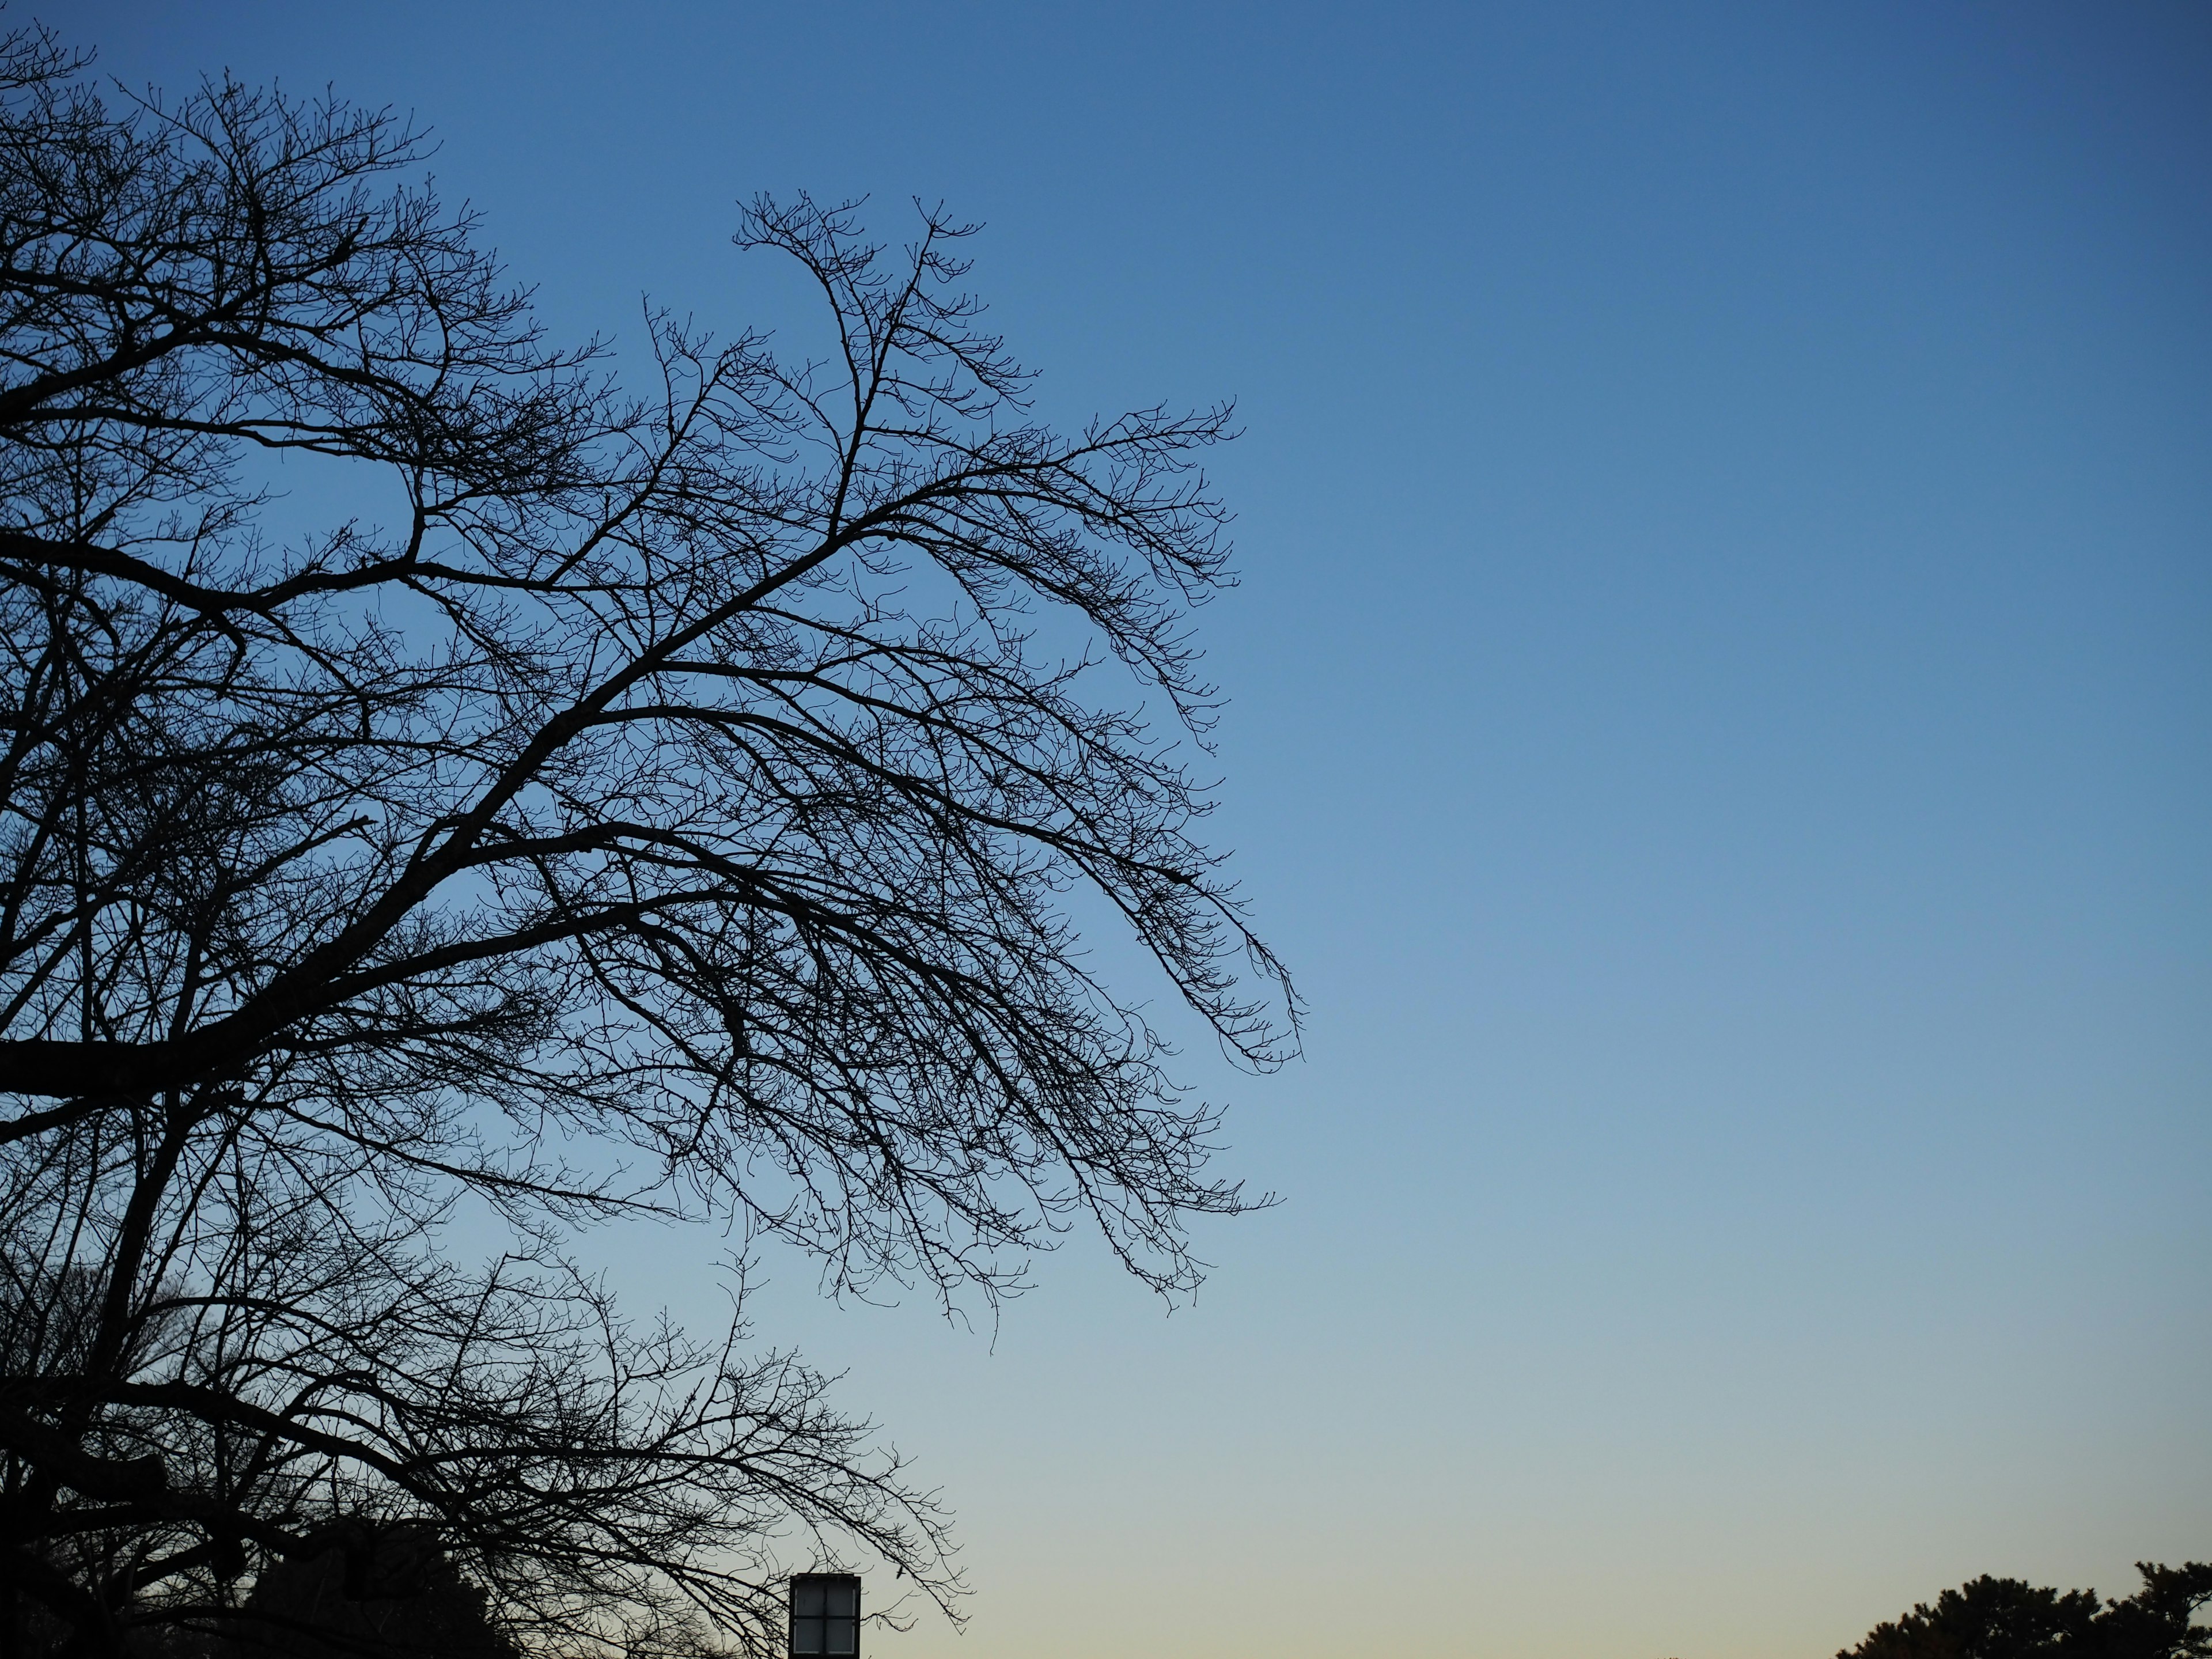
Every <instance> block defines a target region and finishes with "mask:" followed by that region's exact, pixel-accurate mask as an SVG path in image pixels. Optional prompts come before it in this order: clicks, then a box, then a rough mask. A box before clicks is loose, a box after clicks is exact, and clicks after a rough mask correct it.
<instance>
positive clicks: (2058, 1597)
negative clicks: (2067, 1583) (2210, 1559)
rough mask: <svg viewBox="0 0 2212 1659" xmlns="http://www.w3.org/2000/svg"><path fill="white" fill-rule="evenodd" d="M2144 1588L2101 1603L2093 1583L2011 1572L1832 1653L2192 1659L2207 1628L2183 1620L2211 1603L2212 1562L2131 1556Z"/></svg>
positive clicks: (1859, 1657)
mask: <svg viewBox="0 0 2212 1659" xmlns="http://www.w3.org/2000/svg"><path fill="white" fill-rule="evenodd" d="M2136 1571H2139V1572H2140V1573H2142V1578H2143V1587H2142V1589H2140V1590H2138V1591H2136V1594H2135V1595H2131V1596H2130V1597H2129V1598H2127V1599H2126V1600H2125V1601H2109V1602H2105V1603H2102V1604H2100V1602H2099V1601H2098V1599H2097V1593H2096V1592H2095V1591H2094V1590H2068V1591H2066V1592H2064V1593H2063V1594H2062V1593H2061V1592H2059V1591H2057V1590H2055V1589H2039V1588H2037V1587H2036V1586H2034V1585H2032V1584H2028V1583H2023V1582H2021V1580H2019V1579H2017V1578H1992V1577H1987V1576H1984V1577H1980V1578H1977V1579H1974V1580H1972V1582H1971V1583H1966V1584H1963V1585H1961V1586H1960V1588H1959V1589H1954V1590H1945V1591H1944V1592H1943V1593H1942V1595H1939V1596H1937V1597H1936V1605H1935V1606H1934V1607H1929V1606H1928V1605H1927V1604H1926V1603H1924V1602H1923V1603H1922V1604H1920V1605H1919V1606H1917V1607H1914V1608H1913V1609H1912V1611H1911V1612H1910V1613H1906V1614H1905V1616H1904V1617H1903V1618H1902V1619H1899V1620H1897V1621H1896V1622H1895V1623H1893V1624H1885V1625H1877V1626H1875V1628H1874V1630H1873V1631H1872V1632H1870V1633H1869V1635H1868V1636H1867V1638H1866V1639H1865V1640H1864V1641H1863V1642H1861V1643H1860V1644H1858V1645H1857V1647H1855V1648H1847V1649H1845V1650H1844V1651H1842V1652H1841V1653H1838V1655H1837V1656H1836V1659H2199V1656H2203V1655H2207V1654H2212V1629H2209V1628H2206V1627H2204V1626H2197V1625H2195V1624H2192V1623H2191V1620H2192V1618H2193V1617H2194V1615H2195V1613H2197V1609H2198V1608H2200V1607H2203V1606H2204V1605H2205V1604H2206V1603H2207V1602H2208V1601H2212V1565H2208V1564H2206V1563H2203V1562H2191V1563H2190V1564H2189V1565H2185V1566H2180V1567H2164V1566H2157V1565H2152V1564H2151V1563H2148V1562H2142V1563H2138V1564H2137V1566H2136Z"/></svg>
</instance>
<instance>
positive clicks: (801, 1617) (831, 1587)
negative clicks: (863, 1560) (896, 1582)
mask: <svg viewBox="0 0 2212 1659" xmlns="http://www.w3.org/2000/svg"><path fill="white" fill-rule="evenodd" d="M791 1653H792V1659H860V1574H858V1573H856V1572H799V1573H793V1575H792V1578H791Z"/></svg>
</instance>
